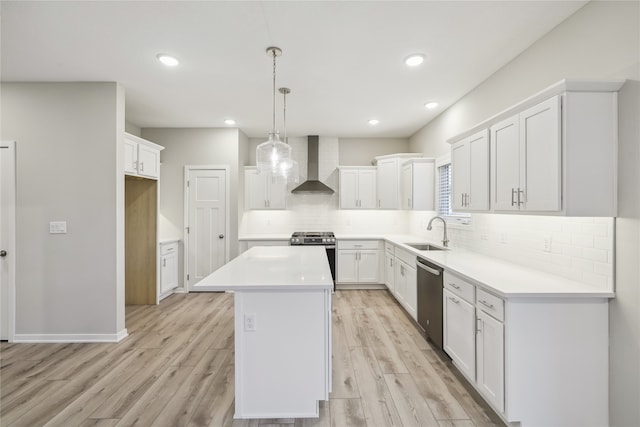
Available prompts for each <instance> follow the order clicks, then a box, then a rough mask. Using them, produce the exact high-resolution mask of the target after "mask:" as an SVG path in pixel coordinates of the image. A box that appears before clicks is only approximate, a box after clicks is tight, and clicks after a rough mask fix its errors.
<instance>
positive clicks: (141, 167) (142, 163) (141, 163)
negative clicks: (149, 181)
mask: <svg viewBox="0 0 640 427" xmlns="http://www.w3.org/2000/svg"><path fill="white" fill-rule="evenodd" d="M139 166H140V170H141V171H143V172H144V162H140V163H139Z"/></svg>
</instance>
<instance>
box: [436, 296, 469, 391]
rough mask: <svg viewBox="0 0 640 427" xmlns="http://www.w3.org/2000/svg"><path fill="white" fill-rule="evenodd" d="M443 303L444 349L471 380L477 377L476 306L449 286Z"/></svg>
mask: <svg viewBox="0 0 640 427" xmlns="http://www.w3.org/2000/svg"><path fill="white" fill-rule="evenodd" d="M442 299H443V305H442V316H443V319H442V320H443V322H442V342H443V346H444V351H446V352H447V354H448V355H449V356H450V357H451V359H453V361H454V363H455V364H456V366H457V367H458V369H459V370H460V372H462V373H463V374H464V375H466V376H467V378H469V379H470V380H471V381H475V378H476V346H475V323H476V316H475V308H474V307H473V305H471V304H470V303H468V302H467V301H465V300H464V299H462V297H461V296H460V295H456V294H454V293H453V292H451V291H450V290H449V289H448V288H445V289H444V292H443V295H442Z"/></svg>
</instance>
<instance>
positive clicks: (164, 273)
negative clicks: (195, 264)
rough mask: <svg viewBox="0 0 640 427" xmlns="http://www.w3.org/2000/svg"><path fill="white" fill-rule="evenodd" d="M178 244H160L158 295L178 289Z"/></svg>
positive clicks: (174, 242)
mask: <svg viewBox="0 0 640 427" xmlns="http://www.w3.org/2000/svg"><path fill="white" fill-rule="evenodd" d="M178 247H179V242H177V241H172V242H166V243H160V295H161V296H162V295H165V294H167V293H168V292H170V291H172V290H173V289H175V288H177V287H178Z"/></svg>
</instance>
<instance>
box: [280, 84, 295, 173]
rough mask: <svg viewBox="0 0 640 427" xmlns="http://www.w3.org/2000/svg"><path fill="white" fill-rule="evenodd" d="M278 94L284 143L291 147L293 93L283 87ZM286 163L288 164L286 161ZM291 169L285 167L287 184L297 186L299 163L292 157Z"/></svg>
mask: <svg viewBox="0 0 640 427" xmlns="http://www.w3.org/2000/svg"><path fill="white" fill-rule="evenodd" d="M278 92H280V93H281V94H282V130H283V133H284V137H283V139H284V142H285V144H287V145H289V138H288V137H287V95H288V94H290V93H291V89H289V88H288V87H281V88H280V89H278ZM285 162H287V161H286V160H285ZM290 162H291V167H288V166H287V167H285V169H286V170H287V172H286V179H287V182H290V183H293V184H297V183H299V182H300V176H299V174H298V162H296V161H295V160H294V159H293V157H291V160H290Z"/></svg>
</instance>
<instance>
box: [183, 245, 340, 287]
mask: <svg viewBox="0 0 640 427" xmlns="http://www.w3.org/2000/svg"><path fill="white" fill-rule="evenodd" d="M268 289H274V290H275V289H280V290H284V289H287V290H295V289H333V280H332V278H331V269H330V268H329V262H328V261H327V253H326V250H325V248H324V246H322V247H319V246H256V247H253V248H251V249H249V250H247V251H246V252H244V253H242V254H241V255H239V256H238V257H237V258H235V259H233V260H231V261H230V262H228V263H227V264H225V265H224V266H222V267H220V268H219V269H218V270H216V271H214V272H213V273H211V274H210V275H208V276H207V277H205V278H204V279H202V280H201V281H200V282H198V283H197V284H196V285H194V286H193V287H192V289H191V290H192V291H196V292H197V291H228V290H233V291H241V290H268Z"/></svg>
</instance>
